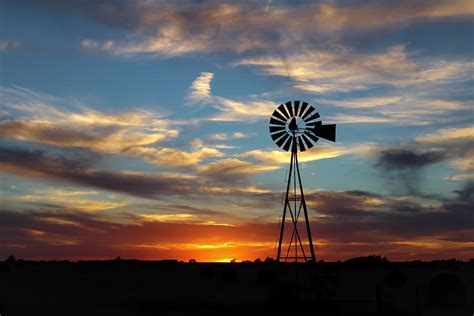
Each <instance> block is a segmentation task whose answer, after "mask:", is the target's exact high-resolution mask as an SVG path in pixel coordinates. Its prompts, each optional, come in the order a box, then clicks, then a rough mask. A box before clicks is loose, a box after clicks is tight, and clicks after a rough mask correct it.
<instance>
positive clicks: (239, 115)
mask: <svg viewBox="0 0 474 316" xmlns="http://www.w3.org/2000/svg"><path fill="white" fill-rule="evenodd" d="M212 78H213V74H212V73H210V72H203V73H201V74H200V75H199V76H198V77H197V78H196V80H194V82H193V83H192V84H191V87H190V89H189V94H188V100H189V101H191V102H193V103H197V104H199V103H206V104H210V105H212V106H214V107H215V108H216V109H218V110H219V111H220V113H219V114H217V115H214V116H211V117H210V118H209V120H211V121H228V122H232V121H246V122H253V121H255V120H257V119H261V118H263V117H265V118H267V117H269V116H270V114H271V113H272V112H273V111H274V109H275V105H276V103H275V102H273V101H268V100H255V99H250V100H245V101H238V100H232V99H228V98H224V97H221V96H217V95H212V94H211V80H212ZM236 135H237V136H236ZM242 135H243V134H242V133H234V135H233V138H239V137H240V138H242V137H241V136H242ZM219 136H220V137H221V138H222V137H228V136H227V135H226V136H224V135H223V134H222V135H219ZM220 140H223V139H220Z"/></svg>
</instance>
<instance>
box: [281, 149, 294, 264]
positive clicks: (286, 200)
mask: <svg viewBox="0 0 474 316" xmlns="http://www.w3.org/2000/svg"><path fill="white" fill-rule="evenodd" d="M293 156H294V153H293V152H291V159H290V171H289V172H288V183H287V185H286V194H285V206H284V207H283V215H282V219H281V227H280V239H279V241H278V253H277V261H280V258H281V244H282V242H283V233H284V229H285V219H286V210H287V207H288V204H289V203H290V202H289V201H288V194H289V193H290V184H291V176H292V174H293V158H294V157H293Z"/></svg>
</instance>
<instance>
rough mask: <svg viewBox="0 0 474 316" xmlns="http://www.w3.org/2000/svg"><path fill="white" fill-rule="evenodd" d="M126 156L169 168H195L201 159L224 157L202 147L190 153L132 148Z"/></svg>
mask: <svg viewBox="0 0 474 316" xmlns="http://www.w3.org/2000/svg"><path fill="white" fill-rule="evenodd" d="M126 154H128V155H132V156H136V157H141V158H143V159H145V160H146V161H149V162H151V163H154V164H157V165H160V166H169V167H196V166H198V164H199V163H200V162H201V161H202V160H203V159H207V158H216V157H222V156H224V154H223V153H222V152H221V151H219V150H218V149H215V148H208V147H202V148H199V149H197V150H194V151H191V152H186V151H182V150H178V149H176V148H170V147H162V148H152V147H133V148H130V149H128V150H127V151H126Z"/></svg>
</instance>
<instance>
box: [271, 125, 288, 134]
mask: <svg viewBox="0 0 474 316" xmlns="http://www.w3.org/2000/svg"><path fill="white" fill-rule="evenodd" d="M284 129H285V127H284V126H270V133H274V132H279V131H281V130H284Z"/></svg>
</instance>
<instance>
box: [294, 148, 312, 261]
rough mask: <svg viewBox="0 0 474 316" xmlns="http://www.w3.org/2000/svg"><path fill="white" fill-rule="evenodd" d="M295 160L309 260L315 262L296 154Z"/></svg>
mask: <svg viewBox="0 0 474 316" xmlns="http://www.w3.org/2000/svg"><path fill="white" fill-rule="evenodd" d="M295 160H296V163H295V165H296V171H297V173H298V182H299V185H300V194H301V204H302V206H303V212H304V219H305V222H306V232H307V234H308V242H309V249H310V251H311V260H312V261H313V262H316V255H315V254H314V247H313V237H312V236H311V228H310V226H309V218H308V209H307V208H306V201H305V198H304V192H303V184H302V183H301V175H300V168H299V166H298V156H297V155H295Z"/></svg>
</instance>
